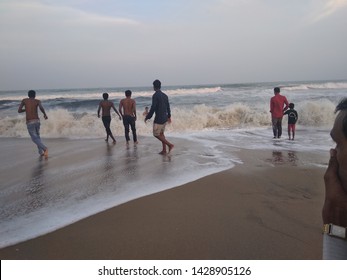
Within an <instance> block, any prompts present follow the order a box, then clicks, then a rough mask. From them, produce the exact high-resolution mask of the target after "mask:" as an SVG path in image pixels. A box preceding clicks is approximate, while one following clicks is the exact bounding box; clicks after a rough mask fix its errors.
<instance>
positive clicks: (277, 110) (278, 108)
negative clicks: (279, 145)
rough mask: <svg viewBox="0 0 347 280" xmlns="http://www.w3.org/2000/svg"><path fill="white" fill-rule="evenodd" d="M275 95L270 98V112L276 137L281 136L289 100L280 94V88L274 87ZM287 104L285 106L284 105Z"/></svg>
mask: <svg viewBox="0 0 347 280" xmlns="http://www.w3.org/2000/svg"><path fill="white" fill-rule="evenodd" d="M274 94H275V96H273V97H271V99H270V113H271V119H272V130H273V134H274V138H281V135H282V118H283V112H284V111H285V110H287V109H288V100H287V98H286V97H285V96H284V95H281V94H280V88H279V87H275V88H274ZM284 105H285V107H284Z"/></svg>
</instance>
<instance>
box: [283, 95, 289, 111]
mask: <svg viewBox="0 0 347 280" xmlns="http://www.w3.org/2000/svg"><path fill="white" fill-rule="evenodd" d="M284 104H286V107H284V109H283V112H284V111H286V110H287V109H288V108H289V103H288V100H287V97H284Z"/></svg>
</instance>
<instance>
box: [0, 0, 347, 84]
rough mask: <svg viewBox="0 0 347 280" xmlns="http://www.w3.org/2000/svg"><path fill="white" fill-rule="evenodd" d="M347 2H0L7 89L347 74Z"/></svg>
mask: <svg viewBox="0 0 347 280" xmlns="http://www.w3.org/2000/svg"><path fill="white" fill-rule="evenodd" d="M346 28H347V0H171V1H168V0H167V1H166V0H59V1H58V0H56V1H53V0H21V1H20V0H0V90H15V89H29V88H34V89H42V88H46V89H50V88H80V87H117V86H147V85H149V86H150V85H151V84H152V81H153V80H154V79H156V78H159V79H160V80H162V82H163V85H196V84H220V83H243V82H267V81H296V80H301V81H302V80H326V79H346V78H347V29H346Z"/></svg>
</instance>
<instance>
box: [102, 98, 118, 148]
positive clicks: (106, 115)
mask: <svg viewBox="0 0 347 280" xmlns="http://www.w3.org/2000/svg"><path fill="white" fill-rule="evenodd" d="M102 97H103V98H104V100H103V101H100V103H99V108H98V118H100V110H102V122H103V123H104V126H105V129H106V139H105V141H106V142H108V137H111V138H112V140H113V144H116V139H114V137H113V135H112V132H111V129H110V125H111V108H113V110H114V111H115V112H116V113H117V115H118V116H119V120H121V119H122V117H121V115H120V114H119V112H118V111H117V109H116V108H115V107H114V104H113V102H112V101H108V93H106V92H105V93H104V94H103V95H102Z"/></svg>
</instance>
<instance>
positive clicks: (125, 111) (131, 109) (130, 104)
mask: <svg viewBox="0 0 347 280" xmlns="http://www.w3.org/2000/svg"><path fill="white" fill-rule="evenodd" d="M125 96H126V97H125V98H124V99H122V100H121V101H120V103H119V112H120V114H121V115H122V117H123V125H124V130H125V140H126V141H127V145H129V141H130V137H129V132H130V130H129V126H130V127H131V131H132V133H133V140H134V144H138V142H137V135H136V126H135V122H136V118H137V117H136V101H135V100H134V99H132V98H131V90H126V91H125Z"/></svg>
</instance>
